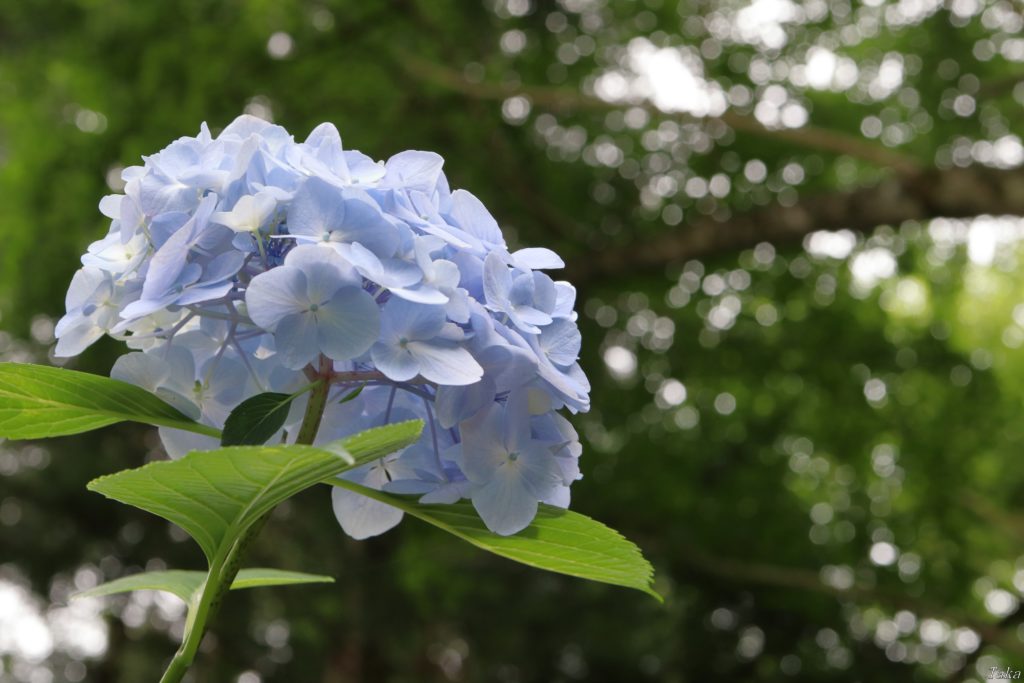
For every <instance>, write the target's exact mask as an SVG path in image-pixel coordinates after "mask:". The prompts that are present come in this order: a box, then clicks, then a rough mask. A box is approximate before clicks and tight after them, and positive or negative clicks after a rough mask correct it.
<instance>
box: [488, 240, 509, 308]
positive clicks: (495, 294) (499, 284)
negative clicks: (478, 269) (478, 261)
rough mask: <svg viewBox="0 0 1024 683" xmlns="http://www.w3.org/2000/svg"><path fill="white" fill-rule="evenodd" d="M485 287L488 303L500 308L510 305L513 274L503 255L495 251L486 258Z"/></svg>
mask: <svg viewBox="0 0 1024 683" xmlns="http://www.w3.org/2000/svg"><path fill="white" fill-rule="evenodd" d="M483 289H484V296H485V297H486V298H487V303H488V305H490V306H493V307H496V308H500V309H503V308H505V307H506V306H508V304H509V295H510V293H511V292H512V274H511V273H510V272H509V270H508V266H507V265H505V262H504V261H503V260H502V259H501V257H500V256H499V255H498V254H497V253H495V252H493V251H492V252H491V253H490V254H488V255H487V258H486V259H484V271H483Z"/></svg>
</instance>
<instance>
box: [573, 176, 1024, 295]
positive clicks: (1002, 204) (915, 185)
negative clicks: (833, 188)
mask: <svg viewBox="0 0 1024 683" xmlns="http://www.w3.org/2000/svg"><path fill="white" fill-rule="evenodd" d="M982 214H989V215H1024V169H1020V168H1018V169H1012V170H1002V169H994V168H987V167H982V166H972V167H967V168H950V169H936V170H932V171H928V172H926V173H922V174H920V175H917V176H911V177H900V176H897V177H892V178H887V179H886V180H883V181H882V182H880V183H878V184H877V185H872V186H870V187H864V188H860V189H856V190H850V191H847V192H832V193H826V194H821V195H816V196H810V197H804V198H801V199H800V200H799V201H798V202H797V203H796V204H794V205H792V206H784V205H782V204H778V203H774V204H770V205H768V206H765V207H763V208H760V209H755V210H753V211H749V212H746V213H741V214H737V215H734V216H732V217H731V218H729V219H727V220H725V221H718V220H715V219H714V218H711V217H702V218H699V219H697V220H696V221H693V222H691V223H690V224H688V225H685V226H682V227H680V228H678V229H676V230H672V231H669V232H665V233H663V234H661V235H659V236H657V237H652V238H650V239H646V240H643V241H639V242H635V243H633V244H626V245H622V246H621V247H620V248H615V249H602V250H599V251H595V252H594V253H591V254H588V255H587V256H586V258H583V259H579V260H577V261H574V262H573V263H572V264H570V268H569V273H568V277H570V278H571V279H572V281H573V282H576V283H583V282H588V281H594V280H596V279H600V278H602V277H605V276H608V275H612V274H615V273H623V272H627V271H630V270H636V269H643V268H656V267H659V266H665V265H667V264H669V263H674V262H678V261H682V260H686V259H691V258H701V257H705V256H708V255H710V254H714V253H716V252H721V251H735V250H739V249H745V248H748V247H753V246H754V245H756V244H758V243H760V242H771V243H774V244H780V243H788V242H796V241H798V240H800V239H802V238H803V237H804V236H805V235H807V234H808V233H811V232H815V231H817V230H839V229H843V228H847V229H851V230H870V229H872V228H875V227H877V226H879V225H900V224H901V223H903V222H905V221H910V220H918V221H924V220H928V219H931V218H938V217H947V218H968V217H973V216H979V215H982Z"/></svg>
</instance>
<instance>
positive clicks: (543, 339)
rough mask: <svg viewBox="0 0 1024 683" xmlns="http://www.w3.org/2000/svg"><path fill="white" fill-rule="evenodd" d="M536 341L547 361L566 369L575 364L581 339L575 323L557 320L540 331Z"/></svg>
mask: <svg viewBox="0 0 1024 683" xmlns="http://www.w3.org/2000/svg"><path fill="white" fill-rule="evenodd" d="M538 341H539V343H540V348H541V349H543V351H544V353H545V354H546V355H547V357H548V360H550V361H551V362H552V363H554V364H555V365H560V366H562V367H566V366H569V365H572V364H573V363H575V362H576V359H577V358H578V357H579V355H580V345H581V343H582V341H583V337H582V336H581V335H580V331H579V328H578V327H576V323H574V322H571V321H569V320H565V319H559V320H555V321H554V322H552V323H551V324H550V325H548V326H547V327H545V328H544V329H543V330H541V333H540V339H539V340H538Z"/></svg>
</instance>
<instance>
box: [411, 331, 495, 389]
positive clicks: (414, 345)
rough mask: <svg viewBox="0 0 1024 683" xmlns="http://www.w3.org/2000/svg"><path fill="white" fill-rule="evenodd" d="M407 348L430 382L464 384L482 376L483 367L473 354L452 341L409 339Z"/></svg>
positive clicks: (477, 379) (422, 373) (421, 372)
mask: <svg viewBox="0 0 1024 683" xmlns="http://www.w3.org/2000/svg"><path fill="white" fill-rule="evenodd" d="M408 348H409V353H411V354H412V356H413V358H415V359H416V362H417V364H418V365H419V367H420V375H422V376H423V377H424V378H426V379H428V380H430V381H431V382H437V383H438V384H448V385H464V384H472V383H474V382H478V381H479V380H480V378H481V377H483V374H484V369H483V368H481V367H480V364H479V363H477V362H476V359H474V358H473V355H472V354H471V353H470V352H469V351H467V350H466V349H464V348H462V347H460V346H458V345H456V344H454V343H451V342H449V343H442V342H439V341H435V342H419V341H411V342H409V345H408Z"/></svg>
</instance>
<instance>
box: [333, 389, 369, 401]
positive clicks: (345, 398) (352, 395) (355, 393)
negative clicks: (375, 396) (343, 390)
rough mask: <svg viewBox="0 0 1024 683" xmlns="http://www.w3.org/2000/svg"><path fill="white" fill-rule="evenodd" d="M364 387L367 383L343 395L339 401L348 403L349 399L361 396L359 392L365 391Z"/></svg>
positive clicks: (352, 399)
mask: <svg viewBox="0 0 1024 683" xmlns="http://www.w3.org/2000/svg"><path fill="white" fill-rule="evenodd" d="M364 388H366V385H365V384H360V385H359V386H358V387H356V388H355V389H353V390H352V391H350V392H348V393H347V394H345V395H344V396H342V397H341V400H340V401H338V403H348V402H349V401H354V400H355V399H356V398H358V397H359V394H361V393H363V389H364Z"/></svg>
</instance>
